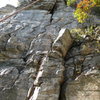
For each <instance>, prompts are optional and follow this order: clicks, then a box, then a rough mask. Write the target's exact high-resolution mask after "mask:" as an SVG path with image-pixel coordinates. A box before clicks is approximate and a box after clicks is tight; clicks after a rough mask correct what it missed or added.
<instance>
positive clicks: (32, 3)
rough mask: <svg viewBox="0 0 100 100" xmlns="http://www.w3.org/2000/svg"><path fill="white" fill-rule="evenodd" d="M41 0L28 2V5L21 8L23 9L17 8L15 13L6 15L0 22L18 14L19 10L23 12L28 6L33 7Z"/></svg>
mask: <svg viewBox="0 0 100 100" xmlns="http://www.w3.org/2000/svg"><path fill="white" fill-rule="evenodd" d="M39 1H41V0H36V1H33V2H31V3H30V4H28V5H27V6H25V7H23V8H21V9H19V10H17V11H16V12H14V13H13V14H11V15H8V16H6V17H4V18H2V19H0V22H4V21H5V20H7V19H9V18H10V17H12V16H14V15H16V14H18V13H19V12H21V11H23V10H25V9H27V8H29V7H31V6H32V5H34V4H35V3H37V2H39Z"/></svg>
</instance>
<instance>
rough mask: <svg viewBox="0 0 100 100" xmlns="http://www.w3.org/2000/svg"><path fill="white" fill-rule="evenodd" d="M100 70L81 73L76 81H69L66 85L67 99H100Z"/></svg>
mask: <svg viewBox="0 0 100 100" xmlns="http://www.w3.org/2000/svg"><path fill="white" fill-rule="evenodd" d="M99 77H100V72H99V71H97V70H94V71H91V72H89V73H88V75H81V76H80V77H78V78H77V79H76V80H75V81H73V82H69V83H68V85H67V87H66V92H65V96H66V100H85V99H87V100H90V99H91V100H99V99H100V91H99V90H100V85H99V84H100V79H99Z"/></svg>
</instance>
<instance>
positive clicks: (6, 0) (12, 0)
mask: <svg viewBox="0 0 100 100" xmlns="http://www.w3.org/2000/svg"><path fill="white" fill-rule="evenodd" d="M7 4H9V5H12V6H14V7H17V6H18V5H19V2H18V0H0V8H2V7H5V6H6V5H7Z"/></svg>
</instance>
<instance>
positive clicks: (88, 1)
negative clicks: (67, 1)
mask: <svg viewBox="0 0 100 100" xmlns="http://www.w3.org/2000/svg"><path fill="white" fill-rule="evenodd" d="M96 6H100V0H83V1H80V2H79V3H78V4H77V8H76V10H75V12H74V17H75V18H77V20H78V22H80V23H83V22H85V20H86V19H87V18H88V17H89V13H90V12H91V8H93V7H96Z"/></svg>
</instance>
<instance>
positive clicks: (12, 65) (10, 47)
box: [0, 0, 100, 100]
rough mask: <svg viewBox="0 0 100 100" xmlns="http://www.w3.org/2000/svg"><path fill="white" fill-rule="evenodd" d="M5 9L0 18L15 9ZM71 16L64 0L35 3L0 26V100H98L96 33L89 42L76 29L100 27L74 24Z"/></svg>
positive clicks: (99, 34)
mask: <svg viewBox="0 0 100 100" xmlns="http://www.w3.org/2000/svg"><path fill="white" fill-rule="evenodd" d="M33 1H34V0H33ZM19 2H20V3H21V4H23V3H22V2H24V4H25V5H26V4H28V3H29V2H31V0H19ZM23 6H24V5H20V7H23ZM7 7H8V8H9V6H7ZM7 7H5V9H4V10H0V18H3V17H5V16H6V15H7V14H10V13H12V11H16V9H17V8H14V7H12V8H11V7H10V8H9V9H10V10H9V9H8V8H7ZM11 9H12V10H11ZM73 11H74V9H73V8H71V7H66V5H65V1H64V0H49V1H48V0H41V1H40V2H38V3H36V4H35V5H33V7H31V8H29V9H27V10H24V11H22V12H20V13H18V14H17V15H15V16H13V17H10V18H9V19H7V20H5V21H3V22H0V100H82V99H83V100H99V99H100V85H99V84H100V82H99V81H100V79H99V77H100V74H99V70H100V63H99V62H100V53H99V50H100V47H99V42H98V41H99V40H100V27H99V26H98V27H97V28H95V30H94V33H95V34H94V33H93V34H94V37H95V39H93V38H92V34H91V35H89V34H88V36H86V37H85V39H84V38H83V37H84V36H83V35H82V32H83V33H84V31H83V30H82V29H80V27H86V26H88V25H89V24H91V23H92V22H95V23H94V24H96V25H100V24H99V21H97V22H96V18H94V20H92V21H91V23H90V22H89V23H88V22H87V23H85V24H83V25H81V24H78V22H77V21H76V20H75V19H74V17H73ZM94 17H97V16H94ZM98 18H99V17H98ZM77 27H79V29H77ZM72 28H75V29H73V30H70V29H72ZM81 36H83V37H81ZM77 37H79V38H78V39H77ZM80 38H81V40H80Z"/></svg>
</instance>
